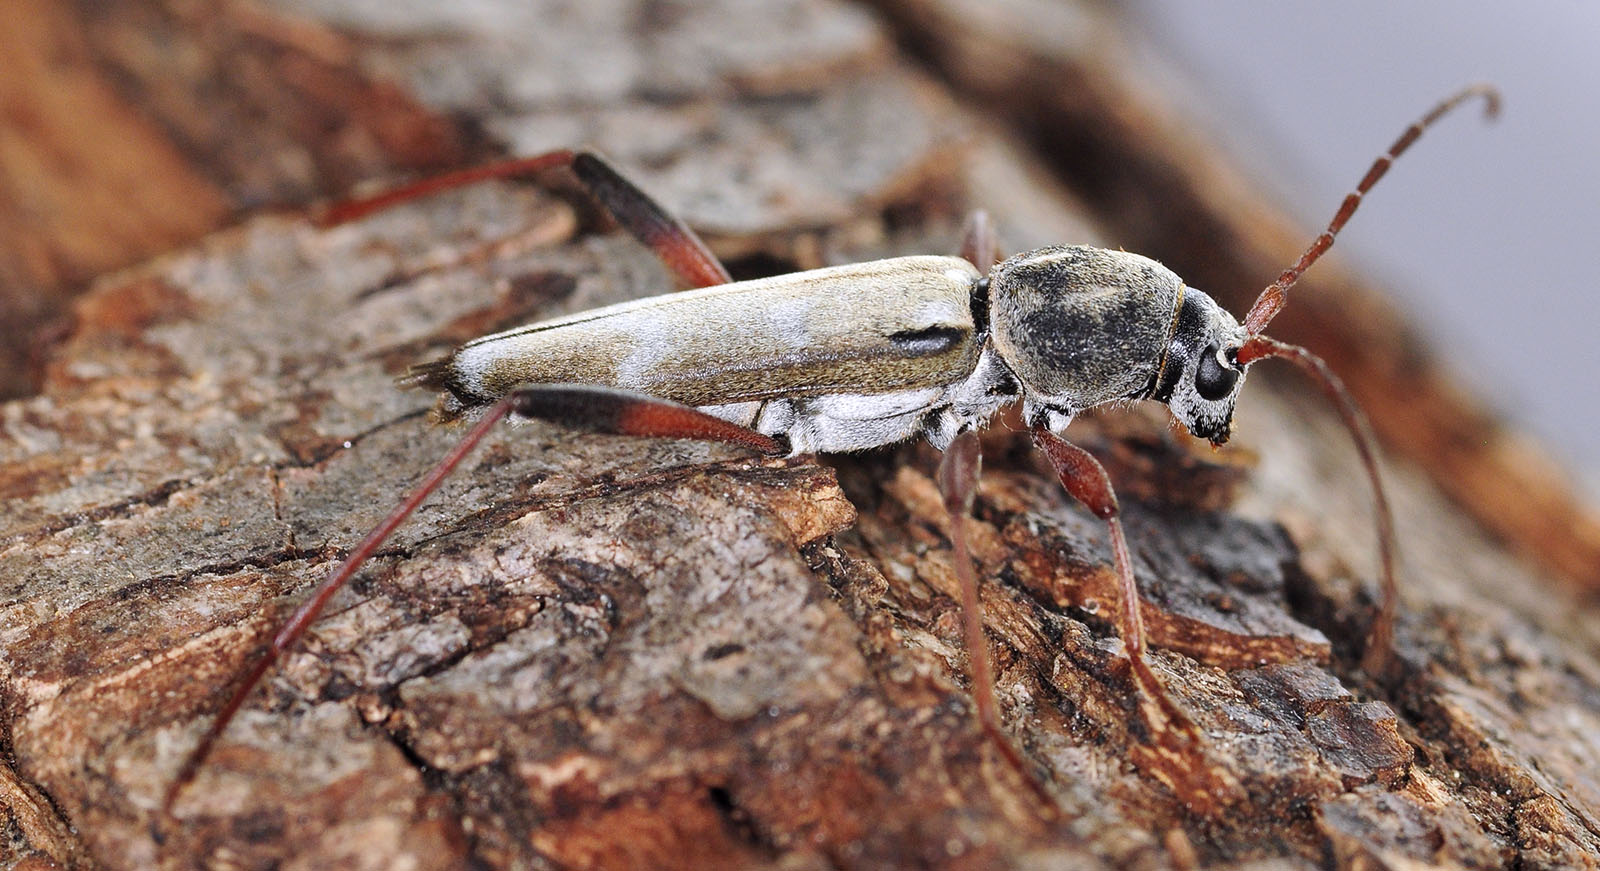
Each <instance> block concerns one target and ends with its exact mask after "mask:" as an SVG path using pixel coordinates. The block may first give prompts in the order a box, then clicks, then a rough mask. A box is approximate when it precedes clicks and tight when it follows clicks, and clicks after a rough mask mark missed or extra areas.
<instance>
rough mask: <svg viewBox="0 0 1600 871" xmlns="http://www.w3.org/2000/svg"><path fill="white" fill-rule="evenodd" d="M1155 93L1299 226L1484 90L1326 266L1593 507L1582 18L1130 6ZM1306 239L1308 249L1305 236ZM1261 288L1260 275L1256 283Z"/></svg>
mask: <svg viewBox="0 0 1600 871" xmlns="http://www.w3.org/2000/svg"><path fill="white" fill-rule="evenodd" d="M1127 6H1128V8H1129V10H1130V12H1129V14H1130V16H1131V17H1132V18H1133V20H1134V21H1135V22H1138V23H1140V24H1141V25H1142V27H1143V28H1144V30H1145V33H1146V35H1147V38H1148V40H1149V42H1148V44H1147V45H1145V46H1141V51H1144V52H1148V53H1149V58H1148V60H1150V61H1151V68H1152V70H1154V71H1155V72H1154V73H1153V74H1155V75H1161V76H1164V77H1167V78H1181V79H1183V81H1181V82H1171V84H1174V85H1176V86H1177V87H1178V93H1181V94H1186V95H1187V96H1188V98H1189V99H1190V100H1192V101H1193V102H1192V104H1191V105H1186V106H1181V107H1180V108H1182V109H1183V110H1185V111H1187V112H1189V113H1190V114H1191V115H1192V116H1193V117H1194V120H1195V122H1196V123H1199V124H1202V125H1206V126H1208V127H1209V128H1210V129H1208V130H1207V133H1208V134H1209V135H1211V136H1213V137H1215V138H1216V139H1217V140H1219V141H1223V142H1225V143H1226V144H1227V145H1229V146H1230V147H1232V148H1233V149H1234V150H1235V153H1236V154H1237V155H1238V156H1239V157H1240V158H1241V160H1242V162H1244V163H1245V165H1247V166H1250V167H1252V168H1253V169H1254V170H1256V171H1257V172H1258V174H1259V176H1260V177H1262V178H1263V179H1264V180H1265V181H1267V182H1268V183H1269V184H1271V185H1273V186H1274V188H1275V190H1276V191H1277V192H1278V193H1279V201H1280V202H1281V203H1282V204H1283V205H1284V206H1285V207H1286V208H1287V209H1289V210H1290V211H1291V213H1293V214H1295V215H1297V216H1298V217H1300V218H1301V219H1303V220H1304V221H1305V222H1306V225H1307V227H1308V229H1309V228H1311V227H1312V226H1313V225H1315V226H1320V225H1321V224H1322V223H1323V222H1325V221H1326V220H1327V219H1328V217H1329V216H1330V215H1331V213H1332V211H1333V209H1334V207H1335V206H1336V205H1337V204H1338V202H1339V199H1340V198H1341V197H1342V196H1343V195H1344V193H1345V192H1346V191H1347V190H1348V189H1349V188H1350V187H1351V186H1352V185H1354V184H1355V182H1356V180H1357V179H1358V178H1359V177H1360V175H1361V173H1362V172H1363V171H1364V170H1365V169H1366V166H1367V164H1368V162H1369V161H1370V160H1371V159H1372V158H1373V157H1375V156H1376V155H1377V154H1378V153H1379V152H1380V151H1381V150H1382V149H1383V148H1385V147H1387V146H1388V144H1389V143H1390V141H1391V140H1392V139H1393V138H1394V136H1395V135H1397V134H1398V133H1399V132H1400V130H1401V129H1402V128H1403V127H1404V126H1405V125H1406V124H1407V123H1409V122H1410V121H1411V120H1413V119H1414V118H1415V117H1416V116H1417V115H1419V114H1420V113H1421V112H1422V111H1424V110H1425V109H1426V108H1427V107H1429V106H1431V105H1432V104H1433V103H1434V102H1435V101H1436V100H1438V99H1439V98H1441V97H1443V96H1445V95H1446V94H1448V93H1450V92H1452V91H1454V90H1455V89H1456V88H1458V87H1460V86H1461V85H1464V84H1468V83H1471V82H1475V81H1488V82H1492V83H1494V84H1495V85H1497V86H1499V88H1500V89H1501V91H1502V93H1503V94H1504V95H1505V106H1504V109H1503V112H1502V114H1501V118H1500V121H1499V122H1498V123H1496V124H1493V125H1485V124H1483V123H1482V122H1481V121H1480V120H1479V118H1477V117H1473V116H1474V115H1477V114H1478V113H1477V112H1476V111H1472V112H1462V113H1461V114H1460V115H1459V116H1454V117H1451V118H1449V119H1447V120H1446V121H1445V122H1443V123H1442V124H1441V125H1440V126H1438V127H1436V128H1434V130H1432V131H1430V133H1429V135H1428V136H1426V137H1425V138H1424V139H1423V140H1422V141H1421V142H1420V143H1418V144H1417V146H1416V147H1415V148H1414V149H1413V150H1412V151H1411V152H1410V153H1408V154H1407V155H1406V157H1405V159H1403V160H1402V161H1401V162H1399V163H1398V164H1396V166H1395V169H1394V170H1393V171H1392V172H1390V174H1389V175H1388V177H1386V178H1385V179H1384V180H1383V182H1382V183H1380V185H1379V186H1378V188H1377V189H1376V191H1375V192H1374V193H1373V195H1372V196H1371V197H1369V198H1368V199H1367V200H1366V201H1365V202H1364V203H1363V205H1362V208H1361V212H1360V213H1359V214H1358V215H1357V216H1356V217H1355V219H1354V220H1353V221H1352V222H1351V224H1350V225H1349V227H1348V229H1347V230H1346V231H1345V232H1344V233H1343V234H1341V235H1340V237H1339V244H1338V246H1337V247H1336V248H1335V252H1334V254H1335V255H1342V256H1344V257H1345V258H1346V259H1347V262H1351V263H1354V264H1355V265H1357V266H1358V267H1359V268H1362V269H1363V270H1365V271H1366V272H1368V273H1369V274H1371V275H1372V276H1374V277H1375V278H1376V279H1378V280H1379V281H1380V282H1382V284H1383V286H1384V287H1386V288H1387V289H1389V290H1390V292H1391V293H1392V294H1393V295H1394V298H1395V300H1396V303H1397V304H1398V305H1399V306H1401V307H1402V308H1403V309H1405V310H1406V311H1407V312H1409V314H1410V315H1411V317H1412V318H1413V319H1414V320H1416V321H1417V322H1419V324H1421V325H1423V326H1424V328H1425V329H1427V330H1428V331H1429V332H1431V334H1432V335H1433V337H1434V345H1435V349H1436V350H1438V351H1440V352H1442V353H1443V354H1444V355H1445V356H1446V358H1447V359H1448V360H1449V361H1450V362H1451V363H1452V365H1453V367H1454V369H1455V370H1456V371H1457V373H1459V375H1460V377H1461V378H1462V379H1463V380H1466V381H1470V382H1474V383H1475V384H1476V385H1477V390H1478V392H1479V393H1480V395H1482V396H1483V397H1484V398H1485V399H1487V400H1488V401H1490V402H1491V403H1492V404H1493V405H1494V407H1495V408H1497V409H1498V410H1499V411H1501V412H1502V413H1504V414H1506V415H1508V416H1510V417H1511V418H1512V419H1514V420H1515V421H1516V422H1517V423H1518V425H1520V426H1521V427H1523V428H1525V429H1527V430H1530V431H1532V432H1533V433H1534V434H1536V435H1537V436H1539V437H1541V438H1542V440H1543V441H1544V442H1545V443H1547V444H1548V445H1549V446H1550V448H1551V450H1552V452H1553V453H1554V454H1555V456H1556V457H1557V458H1558V459H1559V460H1561V461H1562V462H1564V463H1565V464H1566V466H1567V467H1568V468H1570V469H1572V470H1573V472H1574V473H1575V475H1576V477H1577V478H1578V479H1579V482H1580V486H1582V487H1583V489H1584V491H1585V493H1586V495H1587V496H1588V499H1589V501H1590V502H1591V504H1594V503H1597V502H1600V426H1597V425H1596V424H1597V420H1596V416H1597V412H1600V388H1597V380H1600V379H1597V377H1596V373H1597V370H1600V351H1597V349H1596V346H1597V341H1596V336H1597V330H1600V293H1597V283H1600V279H1597V275H1596V266H1597V259H1600V258H1597V256H1596V253H1595V252H1596V248H1597V243H1600V240H1597V238H1596V235H1597V232H1600V167H1597V166H1596V161H1597V160H1600V148H1596V143H1597V142H1600V3H1590V2H1577V0H1574V2H1556V0H1542V2H1527V3H1504V2H1451V3H1445V2H1428V3H1390V2H1378V0H1342V2H1339V3H1326V2H1315V3H1314V2H1308V0H1291V2H1284V0H1279V2H1245V0H1206V2H1186V0H1130V2H1129V3H1128V4H1127ZM1307 241H1309V236H1308V238H1307ZM1264 278H1270V276H1267V277H1264Z"/></svg>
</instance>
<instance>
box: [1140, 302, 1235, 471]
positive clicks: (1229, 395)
mask: <svg viewBox="0 0 1600 871" xmlns="http://www.w3.org/2000/svg"><path fill="white" fill-rule="evenodd" d="M1247 338H1249V336H1248V335H1247V333H1246V332H1245V329H1244V327H1242V326H1240V325H1239V322H1238V321H1237V320H1234V317H1233V315H1231V314H1229V313H1228V310H1227V309H1225V308H1223V307H1222V306H1220V305H1217V303H1216V301H1215V300H1213V299H1212V298H1211V297H1209V296H1207V295H1206V294H1204V293H1202V292H1201V291H1198V290H1195V289H1194V288H1192V287H1186V288H1184V289H1183V302H1182V303H1180V304H1179V306H1178V311H1177V317H1176V320H1175V323H1174V327H1173V331H1172V337H1171V338H1170V339H1169V340H1168V341H1167V348H1166V357H1165V359H1164V360H1163V361H1162V363H1161V369H1160V372H1159V373H1158V374H1157V376H1156V379H1155V384H1154V387H1153V388H1152V390H1151V393H1150V398H1151V399H1155V400H1158V401H1160V402H1165V403H1166V404H1167V407H1168V408H1170V409H1172V415H1173V416H1174V417H1176V418H1177V419H1178V420H1179V421H1180V422H1182V423H1183V425H1184V427H1186V428H1187V429H1188V430H1189V432H1190V433H1193V434H1194V435H1195V436H1196V437H1197V438H1203V439H1209V440H1210V441H1211V443H1212V444H1214V445H1220V444H1222V443H1223V442H1226V441H1227V440H1228V437H1229V436H1230V435H1232V434H1233V407H1234V403H1235V402H1236V401H1237V400H1238V398H1239V388H1240V387H1242V386H1244V374H1245V367H1244V366H1243V365H1241V364H1240V363H1239V362H1238V359H1237V354H1238V352H1239V348H1240V347H1241V346H1242V345H1244V343H1245V340H1246V339H1247Z"/></svg>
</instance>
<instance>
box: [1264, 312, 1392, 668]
mask: <svg viewBox="0 0 1600 871" xmlns="http://www.w3.org/2000/svg"><path fill="white" fill-rule="evenodd" d="M1265 357H1277V358H1279V359H1282V360H1288V361H1289V362H1291V363H1294V364H1295V365H1296V366H1299V367H1300V369H1301V371H1303V372H1305V373H1306V374H1307V375H1310V376H1311V378H1312V380H1313V381H1316V382H1317V384H1318V385H1319V386H1320V387H1321V388H1322V391H1323V392H1324V393H1326V394H1327V395H1328V398H1329V399H1331V400H1333V404H1334V407H1335V408H1337V409H1339V418H1340V419H1341V420H1343V421H1344V425H1345V429H1347V430H1349V431H1350V437H1351V438H1353V439H1355V443H1356V450H1357V451H1358V452H1359V453H1360V454H1361V465H1362V466H1364V467H1366V470H1367V480H1368V481H1369V482H1371V484H1372V502H1373V508H1374V513H1375V514H1376V521H1377V525H1378V558H1379V561H1380V562H1381V563H1382V564H1383V565H1382V569H1383V570H1382V576H1381V579H1380V583H1381V585H1382V590H1381V599H1382V600H1381V601H1380V602H1379V603H1378V615H1377V617H1376V618H1374V619H1373V621H1372V628H1371V630H1370V631H1369V633H1368V635H1367V649H1366V651H1365V652H1364V653H1363V654H1362V657H1361V668H1362V670H1364V671H1365V672H1366V673H1367V674H1369V675H1371V676H1373V677H1381V676H1382V675H1383V674H1384V672H1385V671H1387V670H1388V667H1389V663H1390V660H1391V657H1392V656H1393V653H1394V618H1395V612H1396V611H1397V610H1398V609H1399V600H1400V585H1399V583H1398V582H1396V581H1395V572H1394V565H1395V559H1394V515H1393V514H1391V513H1390V511H1389V497H1388V495H1387V494H1386V493H1385V492H1384V489H1383V479H1382V478H1380V477H1379V476H1378V458H1377V457H1378V451H1377V439H1375V438H1374V437H1373V435H1372V425H1371V424H1369V423H1368V422H1367V416H1366V415H1365V414H1363V413H1362V412H1361V406H1359V405H1357V404H1356V401H1355V398H1354V397H1352V396H1351V395H1350V391H1349V390H1347V389H1345V386H1344V382H1342V381H1340V380H1339V376H1337V375H1335V374H1333V370H1332V369H1330V368H1329V367H1328V364H1327V363H1325V362H1323V360H1322V358H1321V357H1318V356H1317V355H1315V354H1313V353H1311V352H1310V351H1307V350H1306V349H1305V348H1301V347H1299V346H1296V345H1288V344H1285V343H1283V342H1280V341H1278V340H1277V339H1273V338H1269V337H1267V336H1251V337H1250V339H1249V341H1247V342H1245V343H1244V346H1243V347H1241V348H1240V349H1239V354H1238V362H1239V365H1240V366H1241V367H1242V366H1248V365H1249V364H1251V363H1254V362H1255V361H1257V360H1260V359H1263V358H1265Z"/></svg>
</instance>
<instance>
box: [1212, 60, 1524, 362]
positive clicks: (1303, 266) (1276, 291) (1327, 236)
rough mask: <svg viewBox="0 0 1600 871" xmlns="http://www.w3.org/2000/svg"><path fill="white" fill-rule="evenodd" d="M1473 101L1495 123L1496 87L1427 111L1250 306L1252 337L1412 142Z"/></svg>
mask: <svg viewBox="0 0 1600 871" xmlns="http://www.w3.org/2000/svg"><path fill="white" fill-rule="evenodd" d="M1474 97H1482V98H1483V104H1484V105H1483V115H1484V117H1485V118H1489V119H1493V118H1494V117H1495V116H1496V115H1498V114H1500V92H1499V91H1498V90H1496V89H1495V87H1494V86H1493V85H1471V86H1469V87H1466V88H1462V89H1461V90H1460V91H1458V92H1456V94H1455V95H1454V96H1451V97H1450V98H1448V99H1446V100H1444V101H1443V102H1441V103H1440V104H1439V105H1437V106H1434V107H1433V108H1432V109H1431V110H1429V111H1428V114H1426V115H1423V116H1422V118H1420V119H1419V120H1418V121H1417V122H1416V123H1414V124H1412V125H1411V126H1410V127H1407V128H1406V130H1405V132H1404V133H1401V134H1400V138H1399V139H1396V140H1395V141H1394V144H1393V145H1391V146H1389V150H1388V151H1386V152H1384V153H1383V154H1382V155H1381V156H1379V158H1378V159H1377V160H1375V161H1373V162H1372V166H1371V168H1369V169H1368V170H1367V174H1366V175H1364V176H1362V177H1361V183H1360V184H1357V185H1356V189H1355V190H1353V191H1351V192H1350V193H1349V194H1347V195H1346V196H1345V198H1344V202H1343V203H1340V204H1339V210H1338V211H1337V212H1334V214H1333V220H1331V221H1329V222H1328V227H1327V229H1325V230H1323V231H1322V235H1320V236H1318V237H1317V238H1316V239H1315V240H1314V241H1313V242H1312V243H1311V247H1309V248H1307V249H1306V251H1305V253H1304V254H1301V255H1300V259H1299V260H1298V261H1297V262H1296V263H1295V264H1294V265H1293V266H1291V267H1289V268H1288V269H1285V270H1284V271H1283V273H1282V274H1280V275H1279V276H1278V280H1277V281H1274V282H1273V283H1272V284H1270V285H1268V287H1267V289H1266V290H1263V291H1262V292H1261V295H1260V296H1258V297H1256V301H1255V304H1254V305H1252V306H1250V312H1249V313H1248V314H1246V315H1245V318H1244V326H1245V329H1246V330H1248V331H1249V332H1250V334H1251V335H1252V336H1254V335H1258V334H1260V332H1261V331H1262V330H1264V329H1266V326H1267V323H1268V322H1269V321H1271V320H1272V318H1273V317H1274V316H1275V315H1277V313H1278V312H1279V310H1281V309H1282V308H1283V304H1284V302H1286V301H1287V298H1288V292H1289V288H1291V287H1293V286H1294V283H1295V282H1296V281H1299V280H1300V276H1301V274H1303V273H1304V272H1305V271H1306V270H1307V269H1310V268H1311V264H1313V263H1315V262H1317V259H1318V258H1319V257H1321V256H1322V255H1323V254H1324V253H1326V252H1327V250H1328V249H1329V248H1332V247H1333V239H1334V237H1335V236H1337V235H1339V231H1340V230H1342V229H1344V225H1345V223H1346V222H1348V221H1349V220H1350V216H1351V215H1353V214H1355V213H1356V208H1357V207H1358V206H1360V205H1361V198H1362V197H1363V196H1365V195H1366V193H1367V191H1370V190H1372V186H1373V185H1375V184H1377V183H1378V179H1380V178H1383V174H1384V173H1386V172H1388V171H1389V166H1390V165H1391V164H1393V163H1394V162H1395V160H1396V159H1398V158H1399V157H1400V155H1402V154H1404V153H1405V152H1406V149H1408V148H1410V147H1411V144H1412V143H1413V142H1416V141H1417V140H1418V139H1420V138H1421V137H1422V132H1423V131H1424V130H1427V129H1428V128H1429V127H1431V126H1433V123H1434V122H1435V121H1438V120H1439V119H1440V118H1442V117H1444V116H1445V115H1446V114H1448V113H1449V112H1450V110H1452V109H1454V108H1456V107H1457V106H1459V105H1461V104H1462V103H1465V102H1466V101H1468V100H1470V99H1472V98H1474Z"/></svg>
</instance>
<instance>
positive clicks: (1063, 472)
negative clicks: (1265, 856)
mask: <svg viewBox="0 0 1600 871" xmlns="http://www.w3.org/2000/svg"><path fill="white" fill-rule="evenodd" d="M1033 443H1034V444H1035V445H1038V446H1039V449H1040V450H1042V451H1044V453H1045V456H1047V457H1049V458H1050V465H1052V466H1054V467H1055V470H1056V475H1057V476H1058V477H1059V478H1060V479H1061V485H1062V486H1063V487H1065V488H1066V490H1067V492H1068V493H1070V494H1072V497H1073V498H1074V499H1077V500H1078V501H1079V502H1082V503H1083V504H1084V506H1085V507H1087V508H1088V509H1089V510H1090V511H1091V512H1093V513H1094V514H1095V516H1097V517H1099V518H1100V519H1102V520H1104V521H1106V524H1107V525H1108V526H1110V528H1111V553H1112V557H1113V559H1114V560H1115V561H1116V569H1117V580H1118V599H1119V601H1120V611H1121V614H1120V615H1119V623H1120V627H1119V628H1120V629H1121V631H1122V645H1123V647H1124V648H1125V649H1126V650H1127V652H1128V664H1129V666H1130V667H1131V670H1132V672H1133V677H1134V682H1135V683H1137V684H1138V686H1139V689H1140V704H1139V707H1140V710H1141V711H1142V712H1143V713H1144V719H1145V722H1146V723H1147V724H1148V725H1149V727H1150V730H1151V733H1152V734H1151V742H1150V743H1151V745H1152V746H1151V747H1150V748H1149V749H1150V751H1152V752H1150V753H1148V754H1143V755H1145V758H1146V759H1148V760H1149V763H1148V764H1149V765H1150V767H1151V769H1152V772H1153V773H1154V774H1156V776H1157V777H1159V778H1160V779H1162V780H1163V781H1165V782H1166V783H1167V784H1168V786H1170V787H1172V788H1173V789H1174V790H1175V791H1176V792H1178V793H1179V794H1180V795H1181V796H1182V797H1183V799H1184V800H1185V801H1186V802H1188V803H1189V804H1190V805H1191V806H1194V807H1196V808H1197V809H1200V810H1202V811H1203V812H1204V811H1205V810H1207V809H1209V808H1211V807H1213V806H1214V805H1215V803H1216V802H1217V801H1218V800H1224V801H1225V800H1227V799H1229V798H1230V797H1231V796H1233V795H1236V794H1237V791H1238V784H1237V782H1236V781H1234V780H1232V778H1231V776H1229V775H1228V774H1227V772H1226V771H1225V770H1222V769H1218V768H1217V767H1215V766H1212V765H1209V764H1208V763H1207V762H1206V760H1205V757H1204V753H1203V752H1202V751H1201V738H1200V730H1199V728H1198V727H1197V726H1195V724H1194V721H1193V720H1191V719H1189V716H1188V715H1187V714H1185V713H1184V712H1183V710H1182V709H1180V708H1179V707H1178V706H1177V704H1176V703H1175V702H1173V700H1172V696H1171V694H1170V693H1168V692H1167V687H1166V685H1165V684H1163V683H1162V682H1161V679H1160V678H1158V677H1156V674H1155V672H1154V671H1152V670H1151V669H1150V665H1149V663H1147V662H1146V661H1145V657H1144V654H1145V640H1144V617H1143V615H1142V614H1141V613H1140V611H1139V608H1140V605H1139V588H1138V585H1137V584H1136V583H1135V582H1134V578H1133V561H1132V560H1131V559H1130V558H1129V556H1128V542H1127V539H1126V538H1125V537H1124V536H1123V534H1122V520H1121V517H1120V515H1121V508H1120V506H1119V505H1118V504H1117V494H1116V492H1115V491H1114V490H1112V488H1111V477H1110V476H1109V475H1107V474H1106V470H1105V467H1104V466H1101V465H1100V461H1099V460H1096V459H1095V458H1094V456H1093V455H1091V454H1090V453H1089V452H1088V451H1085V450H1084V449H1083V448H1080V447H1078V446H1077V445H1074V444H1072V443H1071V442H1069V441H1067V440H1066V439H1063V438H1061V437H1060V436H1058V435H1056V434H1055V433H1053V432H1051V431H1050V430H1048V429H1046V428H1045V427H1043V426H1039V425H1035V426H1034V427H1033Z"/></svg>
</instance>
